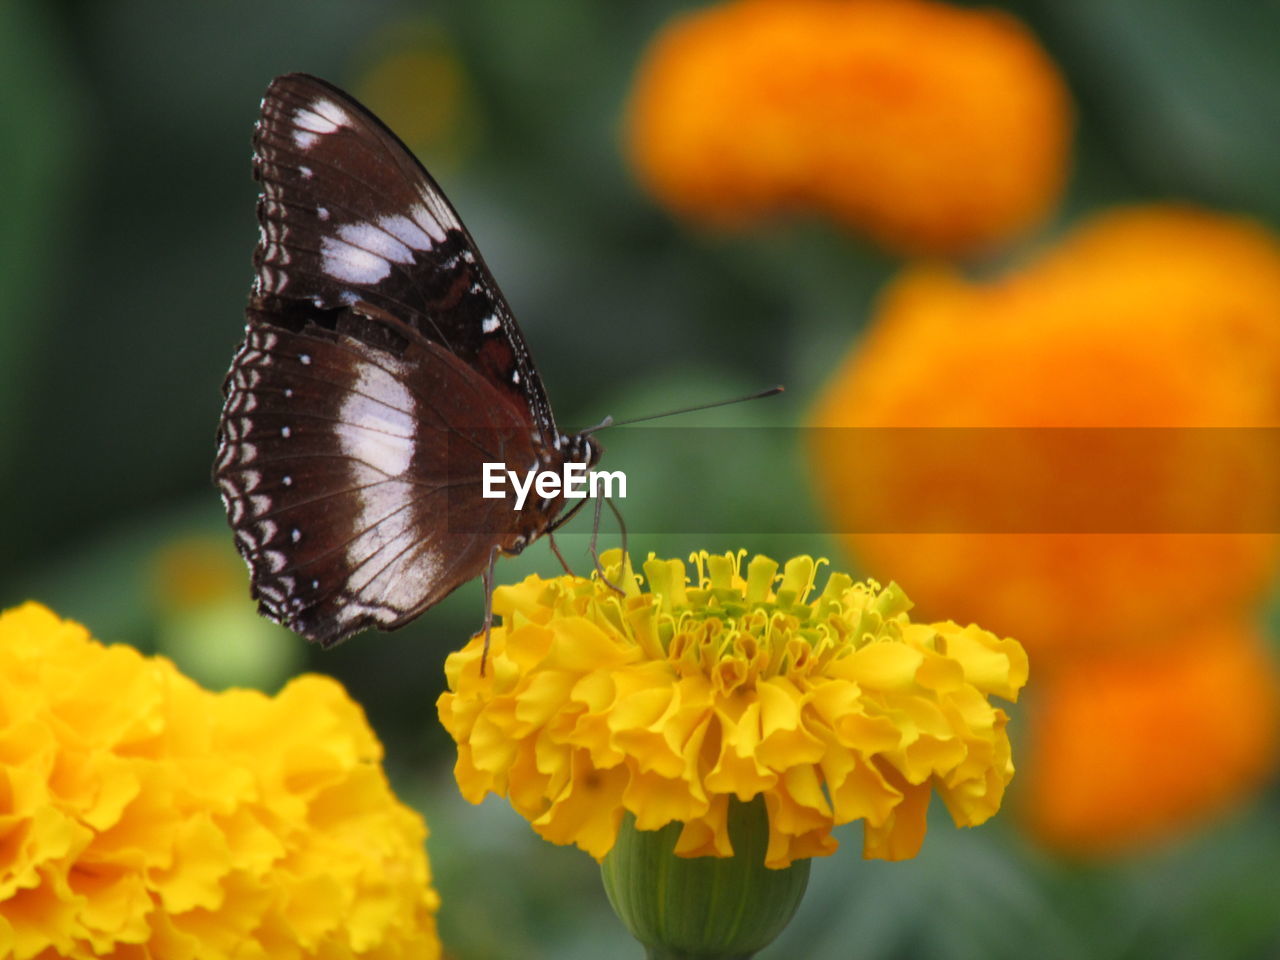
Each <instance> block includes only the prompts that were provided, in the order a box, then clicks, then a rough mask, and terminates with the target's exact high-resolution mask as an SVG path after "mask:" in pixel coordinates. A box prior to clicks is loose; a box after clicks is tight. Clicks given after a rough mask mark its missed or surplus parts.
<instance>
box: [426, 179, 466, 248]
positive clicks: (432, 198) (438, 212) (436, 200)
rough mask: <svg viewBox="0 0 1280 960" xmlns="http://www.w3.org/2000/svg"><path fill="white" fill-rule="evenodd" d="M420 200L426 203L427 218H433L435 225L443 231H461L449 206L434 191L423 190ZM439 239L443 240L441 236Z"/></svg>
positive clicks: (460, 226)
mask: <svg viewBox="0 0 1280 960" xmlns="http://www.w3.org/2000/svg"><path fill="white" fill-rule="evenodd" d="M422 199H423V200H424V201H425V202H426V205H427V210H428V211H430V213H429V216H430V217H432V218H434V219H435V221H436V223H437V224H439V225H440V226H441V227H444V228H445V229H449V228H452V229H454V230H460V229H462V224H460V223H459V222H458V218H457V217H455V216H454V215H453V211H452V210H450V209H449V204H448V202H447V201H446V200H445V199H444V197H442V196H440V194H438V193H436V192H435V191H434V190H425V191H423V193H422ZM416 209H417V208H415V210H416ZM441 239H443V236H442V237H441Z"/></svg>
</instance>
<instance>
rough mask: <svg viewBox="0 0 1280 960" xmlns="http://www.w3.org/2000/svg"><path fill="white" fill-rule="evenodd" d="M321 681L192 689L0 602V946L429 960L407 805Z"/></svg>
mask: <svg viewBox="0 0 1280 960" xmlns="http://www.w3.org/2000/svg"><path fill="white" fill-rule="evenodd" d="M381 753H382V750H381V746H380V745H379V744H378V741H377V740H376V738H375V737H374V735H373V733H372V731H371V730H370V729H369V727H368V725H367V724H366V722H365V719H364V716H363V714H362V713H361V711H360V708H359V707H358V706H357V705H356V704H355V703H353V702H352V701H351V700H350V699H349V698H348V697H347V695H346V693H345V692H344V691H343V690H342V688H341V687H340V686H339V685H338V684H337V683H335V682H334V681H332V680H329V679H326V678H323V677H318V676H307V677H302V678H300V679H298V680H295V681H294V682H292V683H290V684H289V685H288V686H287V687H286V688H285V689H284V690H282V691H281V692H280V694H278V695H277V696H275V697H268V696H266V695H264V694H261V693H257V692H255V691H248V690H231V691H228V692H226V693H222V694H214V693H210V692H208V691H206V690H203V689H201V688H200V687H198V686H197V685H196V684H194V683H193V682H192V681H190V680H188V679H187V678H186V677H184V676H183V675H182V674H180V673H179V672H178V671H177V670H176V669H175V668H174V667H173V665H172V664H171V663H170V662H169V661H168V660H165V659H163V658H160V657H153V658H148V657H144V656H142V655H141V654H140V653H138V652H137V651H136V650H134V649H133V648H131V647H128V646H123V645H117V646H111V647H105V646H103V645H101V644H100V643H98V642H97V641H95V640H93V639H92V638H91V637H90V636H89V633H88V631H87V630H85V628H84V627H82V626H80V625H79V624H76V623H72V622H70V621H65V620H61V619H59V618H58V617H57V616H55V615H54V614H53V613H51V612H50V611H49V610H47V609H46V608H44V607H41V606H39V605H38V604H34V603H29V604H26V605H25V606H22V607H18V608H17V609H14V610H10V611H8V612H6V613H4V614H2V615H0V838H3V839H2V842H0V956H5V957H13V958H15V960H28V958H34V957H41V958H43V957H50V956H55V955H56V956H59V957H69V958H83V960H89V958H101V957H120V958H123V957H199V958H201V960H218V958H231V957H235V958H236V960H247V958H261V960H268V958H270V960H277V958H292V960H303V958H309V957H311V958H321V957H323V958H325V960H335V958H357V957H369V958H387V960H389V958H394V957H415V958H416V957H437V956H439V954H440V946H439V942H438V940H437V937H436V932H435V920H434V914H435V910H436V907H437V900H436V894H435V892H434V891H433V890H432V888H431V885H430V880H431V877H430V873H429V870H428V865H427V860H426V854H425V851H424V850H423V839H424V838H425V836H426V830H425V827H424V826H423V823H422V820H421V818H420V817H418V815H417V814H415V813H414V812H413V811H411V810H409V809H408V808H406V807H404V806H403V805H401V804H400V803H399V802H397V801H396V799H395V797H394V795H393V794H392V793H391V789H390V787H389V786H388V784H387V781H386V777H385V776H384V775H383V772H382V769H381V766H380V760H381Z"/></svg>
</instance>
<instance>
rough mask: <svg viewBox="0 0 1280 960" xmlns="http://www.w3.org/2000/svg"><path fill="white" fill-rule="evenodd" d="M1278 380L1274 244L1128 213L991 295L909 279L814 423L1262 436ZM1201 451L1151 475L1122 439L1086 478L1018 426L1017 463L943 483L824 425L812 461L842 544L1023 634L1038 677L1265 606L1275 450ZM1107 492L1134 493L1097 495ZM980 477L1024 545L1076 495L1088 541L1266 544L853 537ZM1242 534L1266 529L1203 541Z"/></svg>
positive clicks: (1193, 214)
mask: <svg viewBox="0 0 1280 960" xmlns="http://www.w3.org/2000/svg"><path fill="white" fill-rule="evenodd" d="M1278 371H1280V243H1277V240H1276V238H1275V237H1274V236H1272V235H1270V234H1269V233H1267V232H1266V231H1265V230H1264V229H1262V228H1261V227H1260V226H1258V225H1256V224H1253V223H1251V222H1249V221H1245V220H1241V219H1236V218H1231V217H1225V216H1218V215H1214V214H1210V213H1207V212H1203V211H1195V210H1192V209H1189V208H1179V207H1163V206H1153V207H1138V208H1133V209H1122V210H1118V211H1114V212H1111V213H1108V214H1106V215H1103V216H1100V217H1098V218H1096V219H1095V220H1093V221H1091V222H1089V223H1086V224H1085V225H1083V226H1081V227H1080V228H1079V229H1078V230H1077V231H1076V232H1075V233H1074V234H1073V235H1071V236H1069V237H1067V238H1066V239H1065V240H1064V241H1063V242H1062V243H1061V244H1060V245H1059V246H1058V247H1057V248H1055V249H1054V250H1051V251H1050V252H1048V253H1047V254H1045V255H1044V256H1043V257H1042V258H1040V259H1039V260H1038V261H1036V262H1033V263H1031V264H1029V265H1028V266H1026V267H1025V268H1023V269H1022V270H1019V271H1017V272H1015V273H1013V274H1011V275H1010V276H1008V277H1006V278H1003V279H999V280H996V281H992V282H986V283H978V282H972V281H969V280H967V279H965V278H964V277H962V276H961V275H960V274H959V273H957V272H955V271H953V270H950V269H946V268H943V267H939V266H936V265H935V266H915V267H912V268H909V269H907V270H906V271H904V273H903V274H902V275H901V276H900V277H899V278H898V279H897V280H895V281H894V282H893V284H892V285H891V286H890V288H889V289H888V290H887V292H886V293H885V294H884V296H883V298H882V300H881V303H880V305H879V307H878V309H877V311H876V316H875V317H874V319H873V321H872V323H871V326H870V327H869V329H868V332H867V334H866V336H865V337H864V339H863V341H862V343H860V344H859V345H858V346H857V347H856V348H855V349H854V350H853V351H852V352H851V354H850V356H849V357H848V359H847V360H846V362H845V363H844V365H843V366H842V368H841V369H840V370H839V371H837V373H836V374H835V376H834V377H833V378H832V380H831V382H830V384H829V385H828V386H827V388H826V390H825V392H824V394H823V395H822V396H821V397H820V399H819V401H818V404H817V406H816V408H815V410H814V413H813V415H812V420H811V423H812V424H813V425H814V426H818V427H833V428H838V427H1010V428H1039V427H1150V428H1166V427H1189V428H1210V427H1213V428H1216V427H1269V426H1275V425H1277V424H1278V423H1280V389H1278V387H1280V375H1278ZM1153 432H1154V431H1153ZM911 433H912V431H905V434H911ZM1206 433H1208V434H1212V436H1213V437H1216V438H1217V441H1215V442H1218V443H1220V444H1221V446H1218V447H1215V448H1214V449H1215V450H1218V451H1219V453H1220V454H1221V455H1220V456H1215V457H1213V458H1212V459H1210V458H1206V457H1204V456H1202V455H1200V454H1201V452H1202V451H1203V450H1204V449H1205V447H1204V446H1203V445H1197V444H1194V443H1193V444H1189V445H1187V447H1186V448H1185V450H1184V449H1183V448H1182V447H1180V446H1179V445H1178V442H1177V441H1178V438H1179V434H1178V433H1177V432H1168V433H1163V432H1162V433H1161V435H1163V436H1167V437H1169V438H1172V439H1171V440H1170V442H1169V446H1168V447H1167V448H1163V452H1165V453H1166V454H1167V455H1168V456H1167V458H1164V459H1160V460H1153V459H1150V458H1148V457H1147V456H1146V453H1147V452H1148V451H1149V450H1150V449H1151V448H1150V446H1149V445H1146V446H1144V445H1142V444H1139V443H1136V442H1133V441H1132V440H1128V439H1125V436H1124V435H1122V434H1116V435H1115V443H1114V444H1112V445H1110V446H1108V447H1107V449H1106V451H1105V467H1106V470H1100V469H1098V467H1099V458H1097V457H1092V458H1090V457H1079V458H1074V459H1070V458H1064V457H1062V456H1061V455H1060V454H1061V452H1062V450H1063V449H1064V448H1063V447H1062V438H1061V435H1058V434H1054V433H1053V432H1052V431H1039V430H1036V429H1027V430H1022V431H1019V432H1018V433H1016V434H1010V437H1011V439H1010V443H1017V444H1021V445H1022V446H1021V448H1020V449H1021V451H1022V454H1021V455H1020V456H1019V455H1013V456H1009V457H1007V458H1006V459H1005V460H1004V461H1003V462H1002V467H1001V468H1000V469H1003V470H1004V472H1003V473H1002V474H1000V475H999V476H992V475H991V471H992V470H993V469H996V468H995V467H993V466H991V465H990V464H983V463H981V462H977V463H968V462H964V461H962V460H960V459H958V458H957V459H956V461H955V462H954V463H953V464H952V466H953V467H954V470H952V469H950V468H948V469H946V470H941V469H937V462H936V461H935V462H934V463H929V464H926V463H922V462H920V461H919V460H917V459H913V458H911V457H910V456H905V455H903V456H893V455H892V454H893V447H892V446H890V445H887V444H885V445H879V446H878V447H877V449H878V450H880V451H881V452H882V453H883V454H884V455H883V456H882V457H879V458H868V457H865V456H859V455H858V453H859V452H858V451H857V450H856V449H854V447H853V446H852V445H850V444H849V443H848V442H847V440H848V437H847V435H846V436H842V435H841V431H839V430H818V431H814V432H813V440H814V443H813V447H812V455H813V463H814V476H815V481H816V484H817V486H818V489H819V493H820V495H821V497H822V499H823V501H824V503H825V505H826V507H827V510H828V511H829V514H830V516H831V517H832V519H833V523H832V525H833V528H834V529H836V530H837V531H840V532H841V533H842V535H843V537H842V538H843V540H844V542H845V543H846V544H847V545H848V547H849V549H850V550H851V551H852V552H853V553H855V554H856V555H858V556H859V557H860V558H861V559H862V560H863V561H864V562H865V563H866V565H867V566H868V568H869V569H872V570H879V569H885V570H894V571H895V573H896V575H898V576H900V577H902V578H903V579H906V580H909V581H910V582H911V584H912V594H913V596H914V597H915V599H916V601H917V602H918V603H919V604H920V605H921V608H922V609H923V610H925V611H926V612H929V613H932V612H934V611H938V610H945V611H947V612H948V614H950V615H956V616H959V617H961V618H963V619H966V620H967V619H974V620H977V621H979V622H981V623H984V624H987V625H988V626H990V627H992V628H993V629H996V630H998V631H1001V632H1007V633H1012V634H1014V635H1016V636H1018V637H1019V638H1020V639H1022V640H1023V642H1024V643H1026V644H1027V645H1028V647H1029V648H1030V649H1031V650H1032V653H1033V655H1034V656H1036V658H1037V663H1038V664H1039V665H1040V666H1041V667H1042V668H1043V667H1044V666H1045V665H1046V664H1047V663H1048V662H1049V661H1047V660H1043V659H1041V658H1042V657H1045V656H1046V655H1048V654H1050V653H1052V654H1054V655H1055V657H1056V656H1057V655H1058V654H1074V653H1078V652H1081V651H1082V650H1084V649H1087V648H1098V649H1111V648H1114V647H1116V646H1134V645H1140V644H1154V643H1161V642H1163V640H1164V638H1165V637H1166V636H1167V635H1169V634H1170V632H1172V631H1180V630H1184V629H1186V628H1187V626H1188V625H1192V624H1194V623H1195V622H1196V621H1197V620H1198V619H1204V618H1213V619H1216V618H1218V617H1219V616H1220V611H1222V610H1223V609H1239V608H1240V607H1241V605H1243V604H1247V603H1250V602H1252V601H1255V600H1256V599H1257V598H1258V597H1259V596H1260V595H1261V594H1262V592H1263V591H1264V590H1265V589H1266V587H1267V585H1268V583H1269V582H1270V579H1271V576H1272V574H1273V571H1274V569H1275V561H1276V542H1275V538H1274V537H1272V536H1269V535H1265V534H1264V531H1269V530H1272V529H1273V527H1270V526H1268V525H1266V524H1267V523H1268V522H1270V521H1267V520H1266V518H1267V517H1268V515H1269V511H1273V510H1274V508H1275V505H1276V494H1275V484H1274V476H1275V469H1276V467H1275V464H1274V462H1273V461H1272V459H1271V458H1272V457H1273V455H1274V451H1273V450H1271V449H1270V448H1268V447H1267V445H1266V444H1265V443H1263V442H1260V441H1253V442H1250V441H1249V437H1248V435H1246V434H1244V433H1243V432H1236V433H1233V432H1232V431H1206ZM1233 437H1236V438H1239V439H1241V441H1242V442H1241V443H1239V444H1238V445H1235V446H1233V445H1232V444H1231V443H1230V441H1231V439H1232V438H1233ZM902 449H903V450H907V449H909V446H908V445H907V444H905V443H904V444H903V446H902ZM1055 454H1058V455H1055ZM1046 464H1051V466H1050V467H1049V468H1046ZM984 471H985V472H984ZM1117 474H1120V475H1124V476H1126V477H1127V482H1126V483H1124V484H1122V485H1121V486H1120V487H1119V488H1116V487H1108V486H1107V485H1108V484H1110V483H1111V481H1110V479H1109V478H1110V477H1112V476H1114V475H1117ZM986 481H991V482H995V481H998V482H999V484H1000V486H999V489H1003V490H1006V491H1011V492H1010V493H1009V495H1008V496H1007V497H1006V498H1005V500H1004V504H1005V505H1006V506H1007V507H1008V510H1009V511H1010V513H1011V514H1012V515H1015V516H1021V517H1024V518H1026V523H1025V525H1024V526H1023V527H1022V529H1025V530H1032V531H1036V530H1044V529H1060V528H1052V527H1049V528H1046V527H1042V526H1041V527H1038V526H1037V525H1036V523H1037V521H1038V520H1047V521H1048V522H1049V523H1052V522H1053V520H1054V518H1055V516H1056V515H1057V513H1058V512H1059V510H1060V508H1062V507H1063V506H1064V504H1065V502H1066V500H1069V499H1070V498H1071V497H1078V499H1079V501H1080V502H1081V503H1085V504H1089V505H1090V508H1091V509H1094V510H1095V511H1096V512H1095V513H1094V514H1093V515H1092V516H1093V518H1094V519H1096V522H1097V526H1096V527H1094V528H1093V529H1097V530H1111V531H1123V530H1126V529H1132V528H1131V527H1126V524H1127V523H1129V522H1131V521H1132V520H1133V519H1135V518H1139V517H1140V518H1142V519H1143V520H1144V521H1145V526H1143V527H1142V529H1146V530H1167V531H1178V530H1187V529H1200V530H1212V531H1236V530H1246V531H1247V530H1257V531H1258V533H1257V534H1254V533H1249V532H1221V533H1204V534H1193V533H1176V532H1170V533H1162V534H1130V533H1124V532H1111V533H1092V534H1089V533H1079V534H1077V533H1054V532H1049V533H1038V532H1037V533H1027V534H1018V535H1005V534H1001V533H973V532H964V531H965V528H963V527H960V526H958V525H954V526H950V527H948V526H945V525H940V526H938V527H935V528H934V529H936V530H939V531H941V532H937V533H928V534H912V535H904V534H892V533H868V532H865V531H867V530H868V529H869V527H868V525H867V524H866V522H865V520H866V518H867V517H869V516H878V517H886V516H889V517H908V516H911V515H913V514H914V515H919V513H920V511H921V510H923V509H928V510H931V511H935V512H936V513H937V515H940V516H944V517H945V516H952V515H954V516H959V517H962V518H963V517H964V516H965V515H966V511H967V510H968V509H969V503H970V502H971V499H970V490H971V489H972V488H973V486H972V485H981V484H982V483H984V482H986ZM855 491H856V492H855ZM1064 498H1065V499H1064ZM970 515H971V514H970ZM1240 516H1243V517H1245V518H1249V517H1256V518H1258V523H1257V525H1256V526H1251V525H1248V524H1245V525H1242V526H1230V527H1228V526H1219V525H1215V524H1216V523H1217V521H1218V520H1219V519H1222V518H1227V519H1230V518H1232V517H1240ZM1197 523H1200V524H1202V525H1201V526H1199V527H1197V526H1196V524H1197ZM880 529H893V528H892V527H881V528H880ZM974 529H991V528H990V527H985V528H984V527H977V528H975V527H972V526H971V527H968V528H967V530H968V531H972V530H974ZM949 530H959V531H961V532H954V533H953V532H946V531H949ZM859 531H862V532H859ZM1082 598H1087V609H1088V610H1089V615H1088V616H1087V617H1086V618H1084V619H1085V620H1086V621H1087V627H1086V626H1085V625H1084V623H1082V618H1081V609H1082V606H1081V604H1082Z"/></svg>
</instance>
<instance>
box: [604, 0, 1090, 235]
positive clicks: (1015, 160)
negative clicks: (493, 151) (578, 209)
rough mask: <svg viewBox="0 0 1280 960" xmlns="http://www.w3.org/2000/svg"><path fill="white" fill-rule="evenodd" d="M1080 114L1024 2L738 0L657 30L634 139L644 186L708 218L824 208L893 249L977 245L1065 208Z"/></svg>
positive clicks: (733, 219) (640, 86)
mask: <svg viewBox="0 0 1280 960" xmlns="http://www.w3.org/2000/svg"><path fill="white" fill-rule="evenodd" d="M1070 128H1071V108H1070V103H1069V97H1068V94H1067V91H1066V86H1065V84H1064V82H1063V80H1062V78H1061V76H1060V75H1059V73H1058V70H1057V68H1056V67H1055V66H1054V64H1053V63H1052V62H1051V61H1050V60H1049V58H1048V56H1047V55H1046V54H1045V52H1044V51H1043V50H1042V49H1041V48H1040V46H1039V45H1038V44H1037V42H1036V40H1035V38H1034V37H1032V35H1031V34H1030V32H1029V31H1028V30H1027V29H1026V27H1024V26H1023V25H1022V24H1021V23H1019V22H1018V21H1017V20H1015V19H1014V18H1012V17H1011V16H1009V15H1007V14H1004V13H999V12H996V11H992V10H974V9H964V8H960V7H950V6H946V5H944V4H941V3H933V2H926V0H856V2H855V0H731V2H728V3H722V4H719V5H716V6H712V7H709V8H706V9H701V10H697V11H695V12H692V13H688V14H685V15H683V16H681V17H679V18H677V19H676V20H674V21H672V22H671V23H670V24H669V25H668V26H667V27H666V28H665V29H664V30H663V32H662V33H661V34H660V35H659V36H658V38H657V39H656V40H655V41H654V43H653V45H652V47H651V48H650V50H649V51H648V53H647V55H646V56H645V59H644V61H643V63H642V64H641V66H640V69H639V73H638V76H637V78H636V81H635V86H634V91H633V93H632V98H631V104H630V110H629V115H628V124H627V146H628V152H629V154H630V156H631V160H632V162H633V164H634V166H635V168H636V170H637V172H638V174H639V176H640V179H641V180H642V181H643V183H644V184H645V186H646V187H647V188H648V189H649V190H650V191H651V192H652V193H653V194H654V195H655V196H656V197H657V198H658V199H659V200H661V201H662V202H663V203H664V204H666V205H667V206H668V207H670V208H671V209H672V210H674V211H675V212H677V213H680V214H683V215H687V216H690V217H693V218H695V219H701V220H704V221H708V222H710V223H714V224H725V225H732V224H737V223H741V222H745V221H750V220H753V219H756V218H758V217H759V216H761V215H762V214H767V213H770V212H772V211H777V210H781V209H804V210H814V211H819V212H823V213H826V214H828V215H830V216H832V217H835V218H836V219H838V220H841V221H843V222H845V223H847V224H849V225H850V226H852V227H854V228H855V229H858V230H862V231H865V232H867V233H869V234H870V235H871V236H872V237H874V238H875V239H876V240H878V241H880V242H881V243H884V244H886V245H888V246H890V247H893V248H897V249H902V250H907V251H915V252H926V251H929V252H936V253H960V252H965V251H970V250H974V249H980V248H983V247H988V246H991V245H993V244H995V243H998V242H1000V241H1002V240H1005V239H1007V238H1009V237H1011V236H1013V235H1015V234H1018V233H1020V232H1022V231H1023V230H1025V229H1027V228H1028V227H1030V226H1032V225H1034V224H1036V223H1037V222H1039V221H1040V220H1041V219H1042V218H1043V217H1044V216H1045V215H1046V214H1047V213H1048V212H1049V211H1050V210H1051V208H1052V207H1053V206H1054V205H1055V203H1056V202H1057V200H1058V197H1059V195H1060V193H1061V191H1062V186H1063V182H1064V179H1065V174H1066V169H1067V155H1068V147H1069V141H1070Z"/></svg>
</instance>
